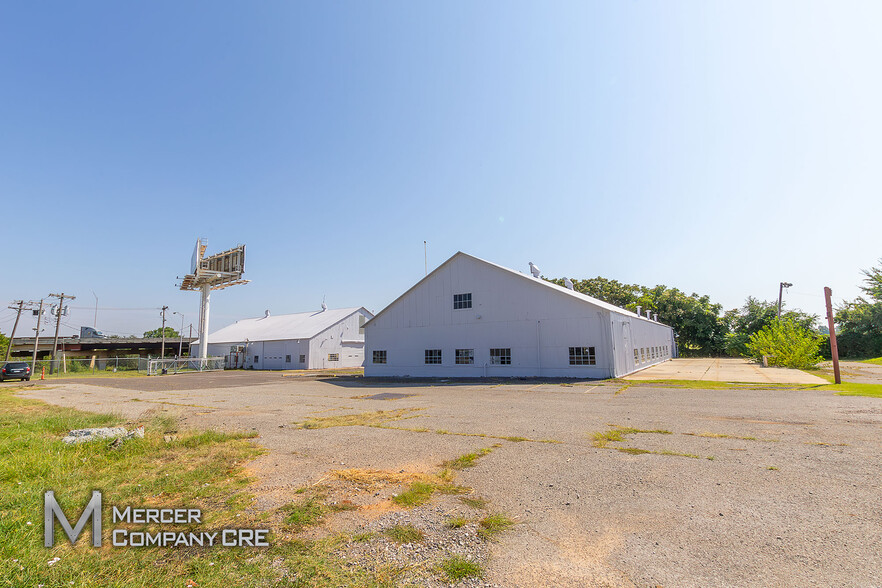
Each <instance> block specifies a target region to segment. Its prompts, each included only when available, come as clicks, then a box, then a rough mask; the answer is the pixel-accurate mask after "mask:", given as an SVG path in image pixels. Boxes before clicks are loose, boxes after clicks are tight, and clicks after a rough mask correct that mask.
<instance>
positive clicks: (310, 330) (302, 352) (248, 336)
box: [190, 307, 374, 370]
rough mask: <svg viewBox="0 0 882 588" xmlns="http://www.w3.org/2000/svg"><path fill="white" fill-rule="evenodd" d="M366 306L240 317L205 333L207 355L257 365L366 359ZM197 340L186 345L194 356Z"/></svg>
mask: <svg viewBox="0 0 882 588" xmlns="http://www.w3.org/2000/svg"><path fill="white" fill-rule="evenodd" d="M373 316H374V315H372V314H371V313H370V312H368V311H367V310H366V309H365V308H363V307H360V308H339V309H323V310H317V311H313V312H300V313H297V314H282V315H278V316H273V315H271V314H270V312H269V311H267V312H266V314H265V315H264V316H262V317H260V318H249V319H242V320H238V321H236V322H235V323H233V324H232V325H229V326H226V327H224V328H223V329H220V330H219V331H215V332H214V333H211V334H210V335H209V336H208V355H209V356H210V357H211V356H213V357H218V356H224V357H226V358H227V367H245V368H253V369H256V370H307V369H310V370H311V369H323V368H352V367H361V366H362V365H363V364H364V324H365V322H367V321H368V320H370V319H371V318H372V317H373ZM201 343H202V342H201V341H196V342H194V343H193V344H192V345H191V346H190V349H191V351H190V354H191V355H192V356H198V353H199V347H200V345H201Z"/></svg>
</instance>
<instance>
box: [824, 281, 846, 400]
mask: <svg viewBox="0 0 882 588" xmlns="http://www.w3.org/2000/svg"><path fill="white" fill-rule="evenodd" d="M832 296H833V290H831V289H830V288H827V287H825V288H824V298H825V299H826V300H827V325H828V327H829V329H830V355H831V356H832V357H833V376H834V377H835V378H836V383H837V384H841V383H842V378H841V377H840V376H839V347H837V346H836V325H835V324H834V323H833V304H832V303H831V302H830V298H831V297H832Z"/></svg>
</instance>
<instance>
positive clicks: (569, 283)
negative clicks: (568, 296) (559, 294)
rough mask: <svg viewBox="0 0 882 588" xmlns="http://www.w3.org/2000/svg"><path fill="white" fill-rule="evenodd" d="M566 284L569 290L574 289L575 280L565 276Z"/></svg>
mask: <svg viewBox="0 0 882 588" xmlns="http://www.w3.org/2000/svg"><path fill="white" fill-rule="evenodd" d="M564 286H566V287H567V290H573V281H572V280H571V279H569V278H564Z"/></svg>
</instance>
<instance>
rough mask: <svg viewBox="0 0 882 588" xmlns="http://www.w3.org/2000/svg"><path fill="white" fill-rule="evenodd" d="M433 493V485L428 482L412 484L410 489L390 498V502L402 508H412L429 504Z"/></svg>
mask: <svg viewBox="0 0 882 588" xmlns="http://www.w3.org/2000/svg"><path fill="white" fill-rule="evenodd" d="M434 492H435V485H434V484H430V483H428V482H414V483H413V484H411V485H410V488H408V489H407V490H405V491H404V492H402V493H400V494H397V495H395V496H393V497H392V502H394V503H395V504H397V505H398V506H403V507H404V508H413V507H415V506H420V505H421V504H425V503H427V502H429V499H430V498H432V494H433V493H434Z"/></svg>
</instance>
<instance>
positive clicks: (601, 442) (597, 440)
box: [591, 425, 701, 459]
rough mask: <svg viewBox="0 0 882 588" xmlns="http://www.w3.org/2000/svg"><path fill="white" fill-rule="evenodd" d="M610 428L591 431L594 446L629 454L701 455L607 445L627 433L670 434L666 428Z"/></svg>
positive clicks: (696, 456) (692, 456)
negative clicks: (601, 430)
mask: <svg viewBox="0 0 882 588" xmlns="http://www.w3.org/2000/svg"><path fill="white" fill-rule="evenodd" d="M610 426H611V427H612V429H610V430H608V431H603V432H598V433H592V435H591V437H592V439H593V440H594V441H593V445H594V447H598V448H601V449H603V448H605V449H615V450H616V451H620V452H622V453H627V454H630V455H644V454H653V455H671V456H676V457H689V458H692V459H700V457H701V456H699V455H695V454H694V453H683V452H680V451H671V450H669V449H662V450H660V451H654V450H651V449H641V448H639V447H607V445H608V444H609V443H620V442H623V441H625V437H626V436H627V435H635V434H637V433H653V434H657V435H672V434H673V433H671V432H670V431H668V430H666V429H636V428H633V427H619V426H618V425H610Z"/></svg>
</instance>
